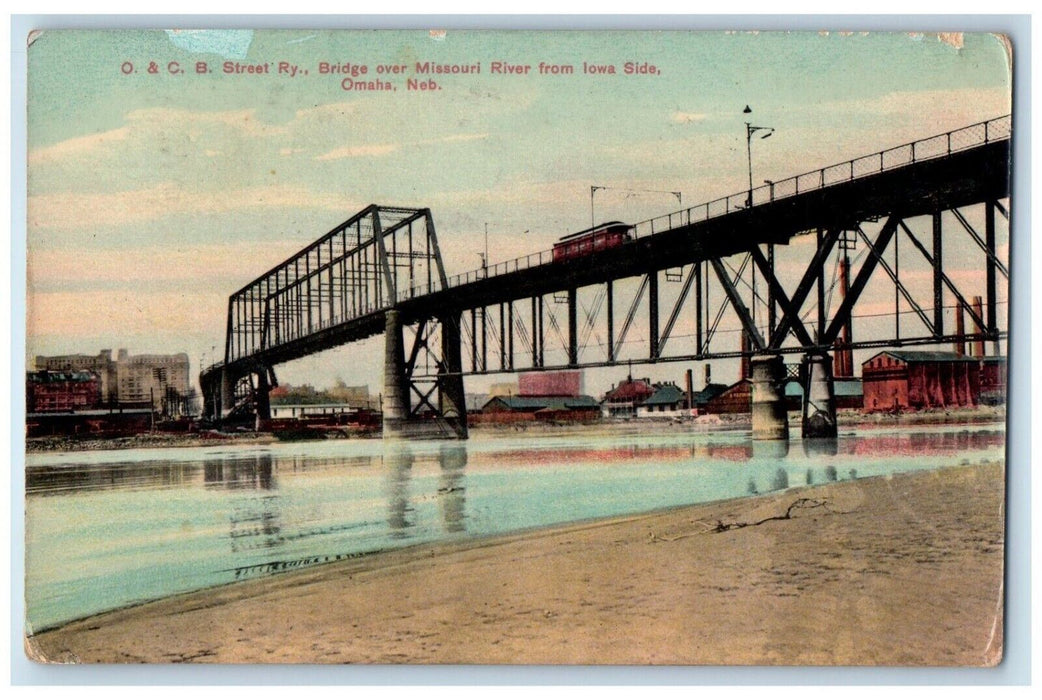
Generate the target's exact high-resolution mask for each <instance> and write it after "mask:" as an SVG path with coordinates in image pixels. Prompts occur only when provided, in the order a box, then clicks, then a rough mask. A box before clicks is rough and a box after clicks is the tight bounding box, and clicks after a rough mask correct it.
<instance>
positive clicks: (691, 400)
mask: <svg viewBox="0 0 1042 700" xmlns="http://www.w3.org/2000/svg"><path fill="white" fill-rule="evenodd" d="M684 383H685V385H686V386H685V387H684V388H685V389H687V407H688V408H694V407H695V392H694V390H693V389H692V388H691V370H690V369H689V370H688V371H687V372H685V373H684Z"/></svg>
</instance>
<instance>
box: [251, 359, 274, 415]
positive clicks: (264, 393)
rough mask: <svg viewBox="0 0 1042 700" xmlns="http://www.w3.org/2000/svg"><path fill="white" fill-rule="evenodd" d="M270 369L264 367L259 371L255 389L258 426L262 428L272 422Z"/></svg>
mask: <svg viewBox="0 0 1042 700" xmlns="http://www.w3.org/2000/svg"><path fill="white" fill-rule="evenodd" d="M269 372H270V370H269V369H268V368H267V367H262V368H261V369H260V370H259V371H258V372H257V386H256V388H255V389H254V403H253V407H254V411H255V412H256V414H257V420H256V428H257V430H261V429H262V428H263V427H264V426H265V425H266V424H268V423H270V422H271V397H270V396H269V394H270V392H271V381H270V380H269V379H268V375H269Z"/></svg>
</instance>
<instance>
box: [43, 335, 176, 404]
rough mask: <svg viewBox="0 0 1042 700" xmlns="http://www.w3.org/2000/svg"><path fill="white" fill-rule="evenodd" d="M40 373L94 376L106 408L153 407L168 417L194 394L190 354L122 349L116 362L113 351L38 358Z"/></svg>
mask: <svg viewBox="0 0 1042 700" xmlns="http://www.w3.org/2000/svg"><path fill="white" fill-rule="evenodd" d="M35 364H36V369H37V370H45V371H50V372H84V371H86V372H94V373H95V374H97V375H98V379H99V382H100V395H101V403H103V404H105V405H132V404H136V405H140V404H151V406H152V408H153V409H154V410H157V411H162V412H165V413H174V412H177V411H175V410H174V409H172V408H171V409H170V410H167V408H168V407H174V406H177V407H178V410H179V407H180V406H183V404H184V401H183V399H184V398H185V397H187V396H188V395H189V394H190V380H189V373H188V372H189V370H188V354H187V353H183V352H182V353H177V354H176V355H131V354H129V353H128V352H127V351H126V350H124V349H120V350H119V351H118V353H117V355H116V359H115V360H113V359H112V351H111V350H102V351H101V352H100V353H98V354H97V355H93V356H91V355H57V356H49V357H47V356H43V355H37V356H36V360H35Z"/></svg>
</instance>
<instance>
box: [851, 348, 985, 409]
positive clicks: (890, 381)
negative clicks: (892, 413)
mask: <svg viewBox="0 0 1042 700" xmlns="http://www.w3.org/2000/svg"><path fill="white" fill-rule="evenodd" d="M980 374H981V369H980V360H978V359H976V358H973V357H966V356H963V355H958V354H956V353H953V352H932V351H909V350H887V351H884V352H881V353H879V354H877V355H874V356H873V357H871V358H870V359H869V360H867V361H866V362H864V363H863V364H862V365H861V377H862V385H863V389H864V395H865V402H864V408H865V410H866V411H886V410H895V409H897V410H901V409H920V408H952V407H958V406H976V405H977V403H978V402H979V400H980V389H981V377H980Z"/></svg>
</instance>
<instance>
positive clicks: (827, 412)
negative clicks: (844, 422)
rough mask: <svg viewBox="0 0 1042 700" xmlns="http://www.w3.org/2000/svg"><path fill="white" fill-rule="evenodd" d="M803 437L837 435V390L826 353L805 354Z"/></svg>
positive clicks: (830, 362)
mask: <svg viewBox="0 0 1042 700" xmlns="http://www.w3.org/2000/svg"><path fill="white" fill-rule="evenodd" d="M803 376H804V377H805V381H804V383H803V429H802V433H803V437H805V438H834V437H836V427H837V426H836V393H835V384H834V382H833V378H832V361H831V358H830V357H829V356H828V354H827V353H809V354H807V355H804V356H803Z"/></svg>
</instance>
